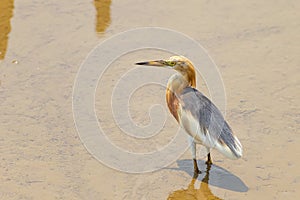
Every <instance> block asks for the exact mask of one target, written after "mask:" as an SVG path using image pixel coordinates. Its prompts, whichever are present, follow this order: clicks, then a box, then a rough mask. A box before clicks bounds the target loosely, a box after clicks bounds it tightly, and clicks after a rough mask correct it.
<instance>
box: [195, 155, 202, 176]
mask: <svg viewBox="0 0 300 200" xmlns="http://www.w3.org/2000/svg"><path fill="white" fill-rule="evenodd" d="M193 162H194V178H197V177H198V174H201V171H200V170H199V169H198V165H197V160H196V159H193Z"/></svg>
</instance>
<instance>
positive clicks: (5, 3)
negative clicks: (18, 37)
mask: <svg viewBox="0 0 300 200" xmlns="http://www.w3.org/2000/svg"><path fill="white" fill-rule="evenodd" d="M13 9H14V0H1V3H0V60H3V59H4V57H5V54H6V49H7V43H8V34H9V32H10V30H11V26H10V19H11V18H12V16H13Z"/></svg>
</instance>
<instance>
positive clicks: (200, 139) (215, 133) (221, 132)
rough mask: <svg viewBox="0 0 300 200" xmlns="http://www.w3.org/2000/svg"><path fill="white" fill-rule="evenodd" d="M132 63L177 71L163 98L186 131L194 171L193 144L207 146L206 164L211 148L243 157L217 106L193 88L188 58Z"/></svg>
mask: <svg viewBox="0 0 300 200" xmlns="http://www.w3.org/2000/svg"><path fill="white" fill-rule="evenodd" d="M135 64H136V65H146V66H155V67H162V68H169V69H173V70H175V71H176V73H175V74H173V75H172V76H171V77H170V78H169V80H168V83H167V87H166V102H167V105H168V108H169V111H170V112H171V114H172V115H173V116H174V118H175V119H176V121H177V122H178V124H179V125H180V126H181V127H182V128H183V129H184V130H185V132H186V133H187V134H188V141H189V144H190V150H191V153H192V158H193V165H194V175H196V174H199V173H201V171H200V170H199V168H198V165H197V158H196V145H198V144H200V145H203V146H205V147H206V150H207V161H206V164H207V165H212V159H211V154H210V151H211V149H216V150H217V151H219V152H220V153H221V154H223V155H224V156H225V157H228V158H230V159H238V158H241V157H242V153H243V150H242V145H241V143H240V141H239V139H238V138H237V137H236V136H235V135H234V134H233V131H232V129H231V127H230V126H229V124H228V123H227V122H226V120H225V119H224V117H223V115H222V113H221V112H220V110H219V109H218V108H217V107H216V106H215V105H214V103H213V102H212V101H211V100H209V99H208V98H207V97H206V96H205V95H204V94H202V93H201V92H200V91H199V90H197V89H196V72H195V67H194V65H193V63H192V62H191V61H190V60H189V59H187V58H186V57H184V56H178V55H177V56H171V57H170V58H169V59H166V60H153V61H146V62H137V63H135Z"/></svg>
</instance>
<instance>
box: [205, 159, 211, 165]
mask: <svg viewBox="0 0 300 200" xmlns="http://www.w3.org/2000/svg"><path fill="white" fill-rule="evenodd" d="M205 164H206V165H212V164H213V163H212V161H211V160H207V161H206V162H205Z"/></svg>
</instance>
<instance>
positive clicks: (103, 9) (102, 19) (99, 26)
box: [94, 0, 111, 33]
mask: <svg viewBox="0 0 300 200" xmlns="http://www.w3.org/2000/svg"><path fill="white" fill-rule="evenodd" d="M110 4H111V0H94V5H95V8H96V10H97V18H96V20H97V21H96V31H97V33H103V32H105V30H106V28H107V27H108V25H109V24H110Z"/></svg>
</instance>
